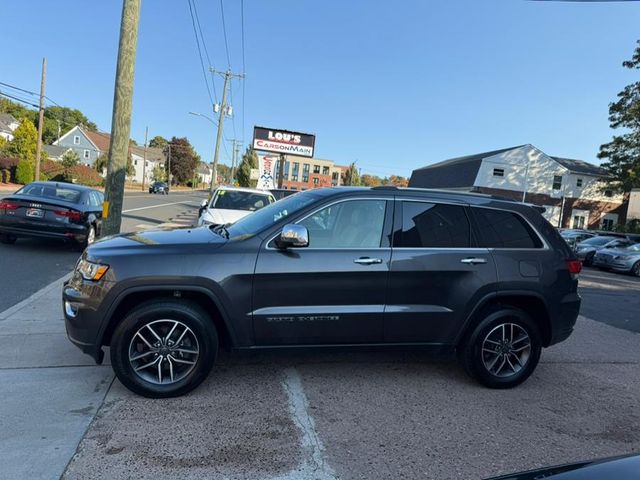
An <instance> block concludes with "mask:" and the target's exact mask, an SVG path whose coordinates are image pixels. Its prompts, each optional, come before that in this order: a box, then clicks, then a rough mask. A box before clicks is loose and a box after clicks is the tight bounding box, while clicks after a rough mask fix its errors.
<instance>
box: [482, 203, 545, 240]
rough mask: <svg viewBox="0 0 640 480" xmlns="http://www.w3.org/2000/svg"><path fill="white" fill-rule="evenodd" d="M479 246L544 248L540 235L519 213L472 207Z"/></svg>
mask: <svg viewBox="0 0 640 480" xmlns="http://www.w3.org/2000/svg"><path fill="white" fill-rule="evenodd" d="M471 211H472V212H473V217H474V219H475V223H476V228H477V232H476V233H477V237H478V246H479V247H484V248H542V241H541V240H540V237H538V235H537V234H536V233H535V232H534V231H533V229H532V228H531V227H530V226H529V224H527V222H526V221H525V220H524V219H523V218H522V217H521V216H520V215H518V214H517V213H513V212H509V211H506V210H494V209H490V208H479V207H472V208H471Z"/></svg>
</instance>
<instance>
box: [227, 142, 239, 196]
mask: <svg viewBox="0 0 640 480" xmlns="http://www.w3.org/2000/svg"><path fill="white" fill-rule="evenodd" d="M231 144H232V147H231V148H232V153H233V156H232V157H231V175H230V178H229V181H230V182H231V185H233V178H234V177H235V176H236V165H237V163H238V152H239V151H240V140H237V139H235V138H234V139H233V140H231Z"/></svg>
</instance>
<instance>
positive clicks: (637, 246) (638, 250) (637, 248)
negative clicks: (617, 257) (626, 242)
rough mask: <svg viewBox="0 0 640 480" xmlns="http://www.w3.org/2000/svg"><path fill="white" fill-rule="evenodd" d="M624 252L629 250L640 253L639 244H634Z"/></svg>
mask: <svg viewBox="0 0 640 480" xmlns="http://www.w3.org/2000/svg"><path fill="white" fill-rule="evenodd" d="M624 250H629V251H631V252H640V243H636V244H635V245H631V246H629V247H627V248H625V249H624Z"/></svg>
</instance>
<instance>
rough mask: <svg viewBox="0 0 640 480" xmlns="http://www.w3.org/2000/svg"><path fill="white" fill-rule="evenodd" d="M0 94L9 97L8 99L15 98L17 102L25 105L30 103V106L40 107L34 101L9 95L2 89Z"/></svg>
mask: <svg viewBox="0 0 640 480" xmlns="http://www.w3.org/2000/svg"><path fill="white" fill-rule="evenodd" d="M0 96H3V97H7V98H10V99H12V100H15V101H17V102H20V103H24V104H26V105H30V106H32V107H35V108H40V106H39V105H36V104H35V103H31V102H30V101H28V100H24V99H22V98H18V97H14V96H13V95H9V94H8V93H4V92H2V91H0Z"/></svg>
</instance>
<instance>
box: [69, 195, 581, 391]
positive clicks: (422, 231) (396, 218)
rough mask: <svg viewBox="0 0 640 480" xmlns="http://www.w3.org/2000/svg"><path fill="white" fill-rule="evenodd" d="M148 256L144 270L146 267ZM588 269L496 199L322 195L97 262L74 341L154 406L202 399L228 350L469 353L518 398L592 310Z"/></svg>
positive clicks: (549, 232)
mask: <svg viewBox="0 0 640 480" xmlns="http://www.w3.org/2000/svg"><path fill="white" fill-rule="evenodd" d="M142 256H143V257H144V259H145V261H144V262H139V261H136V259H138V258H142ZM580 269H581V262H580V261H579V260H578V259H577V257H576V256H575V254H574V253H573V252H572V251H571V249H570V248H569V247H568V246H567V244H566V243H565V242H564V241H563V240H562V238H561V237H560V236H559V235H558V233H557V231H556V229H555V228H554V227H553V226H551V224H549V222H547V221H546V220H545V219H544V218H543V217H542V216H541V215H540V213H539V212H537V211H536V210H534V209H533V208H531V207H530V206H527V205H525V204H522V203H518V202H514V201H509V200H497V199H495V198H493V197H490V196H487V195H480V194H468V193H460V192H436V191H428V190H420V189H398V188H395V187H378V188H354V187H350V188H345V187H343V188H327V189H317V190H307V191H304V192H300V193H298V194H296V195H292V196H290V197H287V198H284V199H282V200H279V201H277V202H275V203H272V204H270V205H268V206H266V207H264V208H262V209H260V210H257V211H255V212H254V213H252V214H251V215H248V216H246V217H244V218H242V219H240V220H238V221H237V222H235V223H234V224H232V225H230V226H225V225H218V226H216V227H203V228H195V229H193V228H190V229H175V230H146V231H144V232H138V233H131V234H123V235H117V236H113V237H110V238H108V239H104V240H102V241H100V242H97V243H96V244H94V245H92V246H90V247H89V248H88V249H87V250H86V251H85V252H84V253H83V255H82V257H81V259H80V261H79V262H78V264H77V267H76V269H75V271H74V273H73V276H72V278H71V280H70V281H69V282H68V283H67V284H66V285H65V286H64V289H63V295H62V296H63V302H64V312H65V320H66V327H67V332H68V335H69V338H70V339H71V341H72V342H73V343H75V344H76V345H77V346H78V347H80V348H81V349H82V350H83V351H84V352H85V353H88V354H90V355H91V356H93V358H94V359H95V360H96V362H98V363H100V362H102V359H103V355H104V353H103V347H104V346H105V345H110V346H111V350H110V355H111V363H112V366H113V369H114V371H115V372H116V374H117V376H118V378H119V379H120V380H121V381H122V383H123V384H124V385H125V386H126V387H127V388H129V389H131V390H132V391H134V392H137V393H139V394H142V395H145V396H149V397H169V396H176V395H181V394H184V393H186V392H188V391H190V390H192V389H193V388H195V387H196V386H197V385H198V384H199V383H200V382H202V381H203V379H204V378H205V377H206V376H207V374H208V373H209V371H210V369H211V368H212V366H213V363H214V360H215V358H216V354H217V351H218V348H219V346H220V345H224V346H226V347H228V348H231V349H234V350H240V351H242V350H245V351H247V350H257V349H268V348H287V349H288V348H291V347H309V346H323V347H332V346H333V347H338V346H344V345H351V346H372V345H374V346H383V345H390V346H393V347H398V346H402V345H405V346H410V347H412V348H415V347H417V346H422V347H424V348H426V349H429V348H430V349H435V350H437V351H438V352H442V351H451V352H454V351H456V352H457V353H458V356H459V358H460V361H461V362H462V365H463V366H464V368H465V370H466V371H467V372H468V373H469V374H470V375H471V376H472V377H473V378H475V379H476V380H478V381H479V382H480V383H482V384H483V385H486V386H488V387H492V388H510V387H514V386H516V385H518V384H520V383H522V382H523V381H524V380H526V379H527V378H528V377H529V375H531V373H532V372H533V370H534V369H535V367H536V365H537V363H538V360H539V358H540V352H541V349H542V348H543V347H548V346H550V345H553V344H556V343H558V342H561V341H563V340H564V339H566V338H567V337H568V336H569V335H570V334H571V332H572V330H573V326H574V324H575V322H576V318H577V316H578V312H579V309H580V297H579V296H578V293H577V286H578V280H577V274H578V273H579V272H580Z"/></svg>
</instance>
